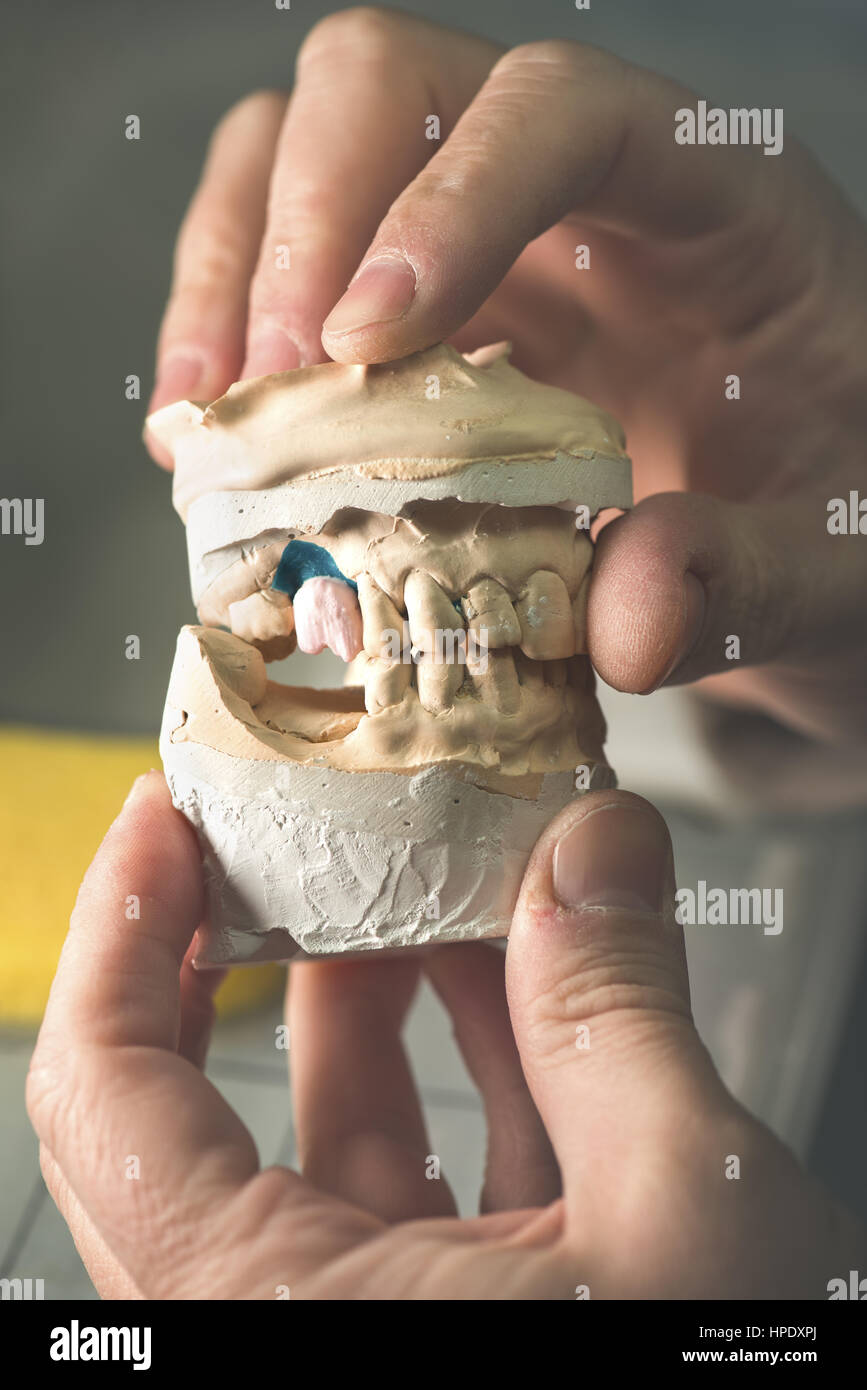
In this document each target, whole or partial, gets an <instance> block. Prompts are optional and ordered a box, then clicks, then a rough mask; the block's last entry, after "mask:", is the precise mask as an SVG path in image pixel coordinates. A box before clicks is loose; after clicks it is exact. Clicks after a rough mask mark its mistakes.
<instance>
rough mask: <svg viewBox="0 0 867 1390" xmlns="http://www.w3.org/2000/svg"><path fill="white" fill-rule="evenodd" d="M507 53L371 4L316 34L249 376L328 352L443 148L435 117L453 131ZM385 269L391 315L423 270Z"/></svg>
mask: <svg viewBox="0 0 867 1390" xmlns="http://www.w3.org/2000/svg"><path fill="white" fill-rule="evenodd" d="M501 51H502V50H501V49H500V48H499V47H496V46H495V45H493V44H490V43H487V42H485V41H484V40H482V39H476V38H472V37H470V36H469V35H466V36H463V35H462V36H460V38H456V36H455V34H454V32H453V31H450V30H446V29H443V28H440V26H438V25H433V24H429V23H427V22H426V21H423V20H419V19H416V18H415V17H413V16H410V15H402V14H398V13H396V12H393V11H387V10H380V9H374V8H367V7H363V8H359V9H350V10H347V11H343V12H341V13H338V14H334V15H330V16H329V17H328V18H327V19H325V20H323V21H321V22H320V23H319V24H317V25H316V26H315V28H314V29H313V30H312V31H311V33H310V34H309V36H308V37H307V39H306V41H305V43H304V44H303V46H302V48H301V52H300V54H299V57H298V65H297V72H296V84H295V88H294V90H293V94H292V103H291V106H290V108H289V111H288V114H287V118H286V122H285V125H284V128H283V131H282V133H281V136H280V143H279V148H278V151H277V157H276V160H275V164H274V176H273V180H272V183H271V191H270V196H269V202H268V221H267V227H266V230H265V235H264V238H263V241H262V249H261V256H260V259H259V264H258V266H257V269H256V274H255V276H254V279H253V284H252V287H251V294H250V323H249V341H248V347H247V358H246V362H245V364H244V371H243V374H244V376H247V377H249V376H258V375H261V374H262V373H264V372H271V371H280V370H289V369H290V368H292V367H297V366H299V365H308V364H311V363H315V362H321V361H324V360H325V353H324V352H323V348H322V342H321V332H322V321H323V319H324V318H325V315H326V314H327V312H328V311H329V309H331V308H332V306H333V305H334V303H335V301H336V300H337V299H338V298H339V297H340V295H341V294H342V293H343V291H344V290H345V288H346V286H347V284H348V283H349V280H350V277H351V275H352V273H353V271H354V270H355V269H356V267H357V265H358V262H359V260H360V259H361V256H362V253H363V252H364V249H365V247H366V246H367V245H368V243H369V241H370V239H371V237H372V236H373V234H374V232H375V230H376V227H377V224H378V223H379V221H380V219H381V218H382V217H383V216H384V215H385V213H386V211H387V209H388V207H389V205H390V203H391V202H392V201H393V200H394V199H395V198H396V197H397V195H398V193H399V192H400V191H401V189H403V188H404V187H405V186H406V184H407V183H409V182H410V181H411V180H412V179H413V178H414V177H415V175H416V174H417V173H418V171H419V169H421V168H422V167H423V166H424V164H425V162H426V161H427V160H428V159H429V158H430V155H431V153H432V151H433V150H434V149H435V148H436V144H435V143H434V142H432V141H431V140H429V139H428V138H427V137H426V122H427V118H428V116H429V115H431V114H434V115H436V116H437V117H438V119H439V120H440V122H441V126H442V128H443V130H444V131H447V130H448V129H449V128H450V126H451V124H453V122H454V121H455V120H456V119H457V117H458V115H459V114H460V112H461V110H463V107H464V105H465V104H466V102H467V101H469V100H470V98H471V96H472V95H473V93H474V92H475V91H476V90H477V89H478V87H479V86H480V84H481V83H482V81H483V80H484V77H485V74H486V73H487V72H488V70H489V69H490V67H491V65H492V64H493V63H494V62H495V61H496V59H497V57H498V55H499V53H500V52H501ZM444 74H445V75H447V79H448V81H447V85H445V84H444V82H443V75H444ZM380 272H381V273H380V279H379V284H380V292H381V294H382V295H384V296H385V299H386V300H387V306H386V309H385V310H384V311H383V312H387V313H388V314H399V313H401V312H402V304H403V299H404V298H405V296H406V295H407V294H409V293H411V290H412V286H413V283H414V275H413V270H412V266H411V265H409V264H408V263H407V262H406V261H405V260H400V259H398V260H397V261H396V263H394V264H393V265H391V266H390V267H389V266H388V265H385V266H384V267H383V266H381V267H380Z"/></svg>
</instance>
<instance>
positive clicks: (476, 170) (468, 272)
mask: <svg viewBox="0 0 867 1390" xmlns="http://www.w3.org/2000/svg"><path fill="white" fill-rule="evenodd" d="M692 102H694V97H693V95H692V94H691V93H690V92H688V91H686V89H684V88H681V87H679V86H677V85H676V84H675V83H672V82H669V81H667V80H666V79H663V78H660V77H657V76H656V75H655V74H652V73H649V72H645V71H644V70H643V69H641V68H636V67H633V66H632V65H631V64H629V63H625V62H622V61H621V60H620V59H618V58H615V57H614V56H613V55H611V54H607V53H604V52H602V51H601V50H598V49H594V48H590V47H588V46H586V45H583V44H578V43H572V42H568V41H546V42H542V43H533V44H527V45H524V46H521V47H519V48H515V49H512V50H511V51H510V52H509V53H507V54H505V56H504V57H502V58H501V59H500V61H499V62H498V63H497V64H496V66H495V67H494V68H493V71H492V72H491V73H490V76H489V77H488V80H487V81H486V82H485V84H484V86H483V87H482V89H481V91H480V92H479V93H478V95H477V97H476V98H475V100H474V101H473V102H472V103H471V104H470V106H469V108H468V109H467V110H466V111H465V112H464V114H463V115H462V117H461V119H460V120H459V121H458V123H457V125H456V127H455V129H454V131H453V132H452V134H451V135H450V136H449V138H448V139H447V140H446V142H445V144H444V145H443V146H442V148H441V149H440V150H439V151H438V153H437V154H436V155H435V156H434V158H433V159H432V160H431V161H430V163H429V164H428V165H427V166H426V167H425V168H424V169H423V171H422V172H421V173H420V174H419V175H418V177H416V178H415V180H414V181H413V182H412V184H411V185H410V186H409V187H408V188H407V189H405V191H404V192H403V193H402V194H401V196H400V197H399V198H398V199H397V200H396V201H395V202H394V204H393V205H392V206H391V208H390V210H389V212H388V215H387V216H386V217H385V218H384V220H383V222H382V223H381V224H380V226H379V229H378V231H377V233H376V236H375V237H374V238H373V240H372V242H371V244H370V246H369V247H368V248H367V250H366V251H365V253H364V256H363V260H362V265H361V269H360V272H359V274H358V275H357V277H356V278H355V279H354V281H353V283H352V285H351V286H350V288H349V290H348V292H347V294H346V295H345V296H344V297H343V299H342V300H341V301H340V302H339V303H338V304H337V305H336V306H335V309H334V311H333V313H332V314H331V315H329V318H328V319H327V321H326V324H325V329H324V333H323V342H324V344H325V346H326V348H327V350H328V352H329V353H330V354H331V356H332V357H336V358H338V360H340V361H343V362H349V361H364V362H380V361H386V360H390V359H392V358H396V357H400V356H403V355H404V354H406V353H410V352H415V351H417V350H419V349H421V348H424V347H427V346H429V345H430V344H431V343H433V342H437V341H438V340H440V339H443V338H448V337H450V336H451V335H452V334H454V333H455V332H456V331H457V330H458V329H459V327H460V326H461V325H462V324H463V323H465V322H466V321H467V320H468V319H470V318H471V317H472V315H473V314H474V313H475V312H476V310H477V309H478V308H479V307H480V305H481V304H482V303H483V302H484V301H485V300H486V299H487V298H488V296H489V295H490V294H491V293H492V291H493V290H494V289H495V288H496V286H497V285H498V284H499V283H500V281H501V280H502V279H503V278H504V276H505V275H506V272H507V271H508V270H509V268H510V266H511V265H512V264H513V263H514V262H515V261H516V260H517V258H518V256H519V255H520V254H521V252H522V251H523V250H524V248H525V247H526V246H527V245H528V244H529V243H530V242H531V241H533V240H534V239H535V238H536V237H538V236H541V235H542V233H544V232H545V231H546V230H548V229H549V228H550V227H553V226H554V225H555V224H556V223H558V222H559V221H560V220H561V219H562V218H563V217H565V216H566V215H567V214H569V213H572V212H575V211H576V210H577V211H578V212H579V213H580V216H581V219H582V223H593V222H595V223H598V224H604V225H605V226H606V227H607V228H609V229H614V230H620V231H624V232H628V233H629V234H635V233H645V234H649V235H653V236H657V237H665V236H668V237H674V238H676V239H677V240H678V241H682V240H684V239H686V238H688V237H690V236H698V235H700V234H706V233H710V232H712V231H715V230H717V229H719V228H720V227H723V226H725V225H726V224H727V223H729V222H731V221H732V220H733V219H734V217H735V216H736V214H737V212H738V211H739V210H740V209H741V208H742V207H743V206H745V204H746V201H747V200H748V199H749V198H750V197H751V196H752V193H753V190H754V188H755V187H756V186H758V185H759V184H760V181H761V176H762V175H764V176H765V182H767V179H768V177H769V174H768V170H767V168H763V167H762V166H763V165H764V166H766V165H767V164H768V161H767V160H764V161H763V160H761V159H758V160H756V159H755V158H754V157H751V155H750V154H749V153H746V157H745V152H744V151H736V150H733V149H729V148H725V149H714V150H713V151H711V152H710V154H711V155H712V156H713V157H711V158H708V151H707V150H706V149H704V148H700V147H697V146H696V147H692V146H684V145H678V144H676V142H675V140H674V124H675V120H674V115H675V111H676V110H677V109H678V108H679V107H681V106H683V105H687V104H690V103H692ZM716 156H721V157H720V158H717V157H716ZM566 249H567V244H566V243H565V242H564V254H565V253H566ZM572 254H573V253H572V250H571V247H570V248H569V255H570V257H571V255H572ZM383 256H388V257H389V258H391V259H392V260H395V259H402V260H403V261H404V262H406V263H407V264H408V265H410V266H411V267H412V270H413V275H414V293H413V296H412V300H411V302H408V303H407V304H406V306H405V307H404V311H403V312H402V313H401V314H400V315H399V316H395V315H394V314H393V312H392V308H393V306H391V307H390V305H389V296H390V295H391V294H392V293H393V291H392V289H391V287H386V286H385V282H384V281H383V277H382V275H381V273H380V272H379V271H378V270H377V269H376V267H377V265H378V263H379V261H380V258H382V257H383ZM367 266H372V267H373V269H372V270H371V271H370V272H369V273H367V272H366V271H365V267H367Z"/></svg>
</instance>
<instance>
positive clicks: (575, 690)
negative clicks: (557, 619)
mask: <svg viewBox="0 0 867 1390" xmlns="http://www.w3.org/2000/svg"><path fill="white" fill-rule="evenodd" d="M585 664H587V665H588V666H589V663H587V658H586V657H582V656H578V657H569V658H566V659H564V660H562V661H546V662H538V661H532V660H531V659H530V658H529V657H526V656H524V655H523V653H521V652H520V651H517V650H512V651H500V652H489V653H488V655H487V659H486V662H485V663H484V665H483V666H482V665H480V664H474V663H473V662H470V661H468V662H467V663H466V664H462V663H458V662H448V663H447V662H438V661H436V660H434V659H432V658H430V657H428V656H423V657H421V658H420V659H419V658H416V659H415V660H402V661H389V660H385V659H384V658H382V657H376V656H368V655H367V654H366V653H362V654H360V655H359V656H358V657H357V658H356V660H355V661H354V662H353V664H352V667H351V668H350V671H349V673H348V677H347V679H348V681H349V683H350V684H353V685H355V684H360V685H363V686H364V704H365V709H366V710H367V712H368V714H379V713H381V712H382V711H383V710H386V709H389V708H390V707H392V706H394V705H400V704H401V703H402V702H403V701H405V700H407V699H409V700H410V701H413V700H418V703H419V704H420V705H421V707H422V708H423V709H425V710H427V712H428V713H429V714H442V713H444V712H445V711H446V710H449V709H451V708H452V707H453V706H454V703H455V699H456V698H457V697H458V696H459V698H460V699H461V700H462V701H464V700H473V701H476V702H479V703H481V704H483V705H487V706H488V707H489V708H490V709H493V710H496V712H497V713H498V714H501V715H503V716H508V715H514V714H517V713H518V712H519V711H520V710H522V709H527V708H530V707H534V706H537V705H538V704H539V702H541V701H545V702H547V704H548V705H549V706H550V709H551V712H552V714H554V715H556V714H559V713H560V712H562V710H563V709H565V710H567V711H577V710H578V709H579V707H580V705H581V702H582V700H583V699H584V698H585V697H586V691H585V689H584V687H585V685H586V675H585V672H584V671H583V669H582V668H583V666H584V665H585Z"/></svg>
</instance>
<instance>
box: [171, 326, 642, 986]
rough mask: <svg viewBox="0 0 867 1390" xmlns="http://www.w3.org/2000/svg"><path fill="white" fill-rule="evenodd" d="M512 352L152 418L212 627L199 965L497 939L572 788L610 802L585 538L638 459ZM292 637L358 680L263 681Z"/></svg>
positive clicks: (187, 737)
mask: <svg viewBox="0 0 867 1390" xmlns="http://www.w3.org/2000/svg"><path fill="white" fill-rule="evenodd" d="M508 353H509V348H508V345H507V344H498V345H496V346H494V347H490V348H484V349H481V350H480V351H478V352H475V353H470V354H468V355H467V356H466V357H464V356H461V355H460V354H459V353H458V352H456V351H455V350H454V349H452V348H450V347H448V346H445V345H442V344H441V345H439V346H437V347H434V348H431V349H429V350H428V351H426V352H421V353H416V354H414V355H413V356H412V357H408V358H405V359H404V360H402V361H400V362H391V363H386V364H382V365H378V366H373V367H363V366H344V365H341V364H338V363H326V364H325V365H322V366H317V367H307V368H302V369H299V370H297V371H293V372H285V373H282V374H278V375H275V376H268V377H262V378H259V379H257V380H252V381H244V382H239V383H238V384H236V385H235V386H233V387H231V389H230V390H229V391H228V392H227V393H226V395H225V396H223V397H221V398H220V400H218V401H215V402H214V403H213V404H212V405H210V406H207V407H203V406H199V405H194V404H192V403H191V402H189V401H182V402H178V403H177V404H175V405H171V406H167V407H165V409H163V410H160V411H158V412H157V413H156V414H155V415H153V416H151V417H150V419H149V421H148V426H149V428H150V430H151V431H152V433H153V434H154V435H155V436H156V438H157V439H158V440H160V441H161V442H162V443H163V444H165V445H166V446H167V447H168V449H169V450H170V451H171V452H172V454H173V456H174V462H175V484H174V500H175V506H176V507H177V510H178V511H179V512H180V514H181V516H182V517H183V518H184V520H185V522H186V526H187V539H188V546H189V557H190V573H191V580H192V589H193V598H194V600H195V603H196V606H197V609H198V613H199V617H200V619H201V622H202V623H203V626H201V627H187V628H184V629H183V630H182V632H181V634H180V637H179V639H178V649H177V655H176V659H175V665H174V668H173V671H172V676H171V682H170V687H169V693H168V699H167V704H166V711H165V718H164V722H163V730H162V737H161V751H162V756H163V762H164V765H165V769H166V774H167V777H168V781H169V785H170V787H171V790H172V796H173V799H174V802H175V804H176V805H177V806H178V807H180V809H181V810H183V811H184V812H185V814H186V815H187V816H188V817H189V818H190V820H191V821H192V822H193V824H194V825H195V826H196V827H197V829H198V832H199V836H200V840H201V843H202V847H203V852H204V860H205V870H206V877H207V881H208V889H209V925H208V929H207V931H206V932H205V934H204V935H205V939H204V944H203V947H202V952H201V954H200V957H199V963H202V964H221V963H225V962H233V961H240V960H246V961H252V960H269V959H271V960H273V959H283V960H285V959H289V958H291V957H297V956H299V955H304V954H307V955H322V954H330V953H335V952H347V951H359V950H364V949H370V948H383V947H395V946H408V945H420V944H423V943H425V942H435V941H445V940H466V939H473V938H479V937H491V936H502V935H504V934H505V933H506V932H508V928H509V919H510V916H511V911H512V908H513V906H514V901H515V897H516V894H517V890H518V886H519V884H520V879H521V876H522V874H523V870H524V867H525V865H526V861H527V857H528V855H529V852H530V850H531V848H532V846H533V844H534V842H535V840H536V838H537V837H538V835H539V833H540V832H541V830H542V829H543V828H544V826H545V824H546V823H547V821H548V820H549V819H550V818H551V816H552V815H554V814H555V812H556V811H557V810H559V809H560V808H561V807H562V806H563V805H565V804H566V802H567V801H568V800H570V799H571V798H572V796H574V794H575V785H576V776H575V770H576V769H577V768H579V767H585V768H586V769H587V777H586V778H581V779H579V785H584V786H586V785H588V784H589V785H592V786H600V785H606V784H608V783H610V781H611V780H613V779H612V774H611V773H610V770H609V769H608V768H607V766H606V765H605V762H604V758H603V753H602V744H603V740H604V735H605V726H604V722H603V719H602V715H601V712H600V710H599V707H598V705H597V703H596V699H595V696H594V693H593V673H592V670H591V667H590V663H589V659H588V658H587V656H586V655H585V654H584V653H585V652H586V643H585V613H586V603H587V588H588V583H589V575H590V567H591V563H592V558H593V546H592V543H591V541H590V538H589V531H588V529H587V521H588V519H589V518H590V517H593V516H595V515H596V513H597V512H598V511H599V510H600V509H601V508H603V507H621V508H622V507H628V506H629V505H631V483H630V468H629V460H628V458H627V457H626V455H625V453H624V451H623V436H622V433H621V431H620V428H619V426H618V425H617V424H616V422H615V421H614V420H613V419H612V418H611V417H610V416H608V415H606V414H605V413H604V412H602V411H600V410H598V409H596V408H595V407H594V406H592V405H590V404H589V403H588V402H586V401H584V400H581V399H580V398H579V397H577V396H574V395H572V394H571V393H569V392H567V391H561V390H557V389H555V388H553V387H549V386H543V385H540V384H538V383H536V382H533V381H530V380H529V379H528V378H527V377H525V376H523V375H522V374H521V373H520V372H519V371H517V370H516V369H515V368H514V367H512V366H511V365H510V363H509V361H508ZM576 523H577V524H576ZM296 641H297V643H298V645H299V646H300V647H301V649H302V650H304V651H310V652H318V651H320V650H321V649H322V648H323V647H324V646H326V645H327V646H330V647H331V648H332V649H333V650H334V651H335V652H336V653H337V654H338V655H339V656H341V657H343V659H344V660H346V661H349V662H351V665H350V667H349V677H348V679H349V680H350V681H351V682H352V683H351V684H348V685H347V686H345V687H344V688H343V689H340V690H328V691H320V690H309V689H294V688H290V687H286V686H281V685H278V684H276V683H274V682H272V681H269V680H268V678H267V673H266V668H265V662H266V661H270V660H274V659H277V658H280V657H283V656H286V655H288V654H289V652H291V651H292V650H293V648H294V647H295V644H296Z"/></svg>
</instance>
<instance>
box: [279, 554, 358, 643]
mask: <svg viewBox="0 0 867 1390" xmlns="http://www.w3.org/2000/svg"><path fill="white" fill-rule="evenodd" d="M293 608H294V610H295V631H296V632H297V634H298V646H299V647H300V648H301V650H302V652H309V653H310V654H311V655H313V656H315V655H316V653H317V652H321V651H322V648H323V647H330V648H331V650H332V651H333V652H334V655H335V656H339V657H342V659H343V660H344V661H351V660H352V658H353V657H354V656H355V655H356V654H357V653H358V652H360V651H361V647H362V626H361V609H360V608H359V606H358V597H357V595H356V592H355V590H354V589H353V587H352V585H351V584H347V583H346V582H345V581H344V580H342V579H333V578H331V576H330V575H322V574H318V575H316V576H315V577H314V578H312V579H306V580H305V581H304V583H303V584H302V585H301V587H300V589H299V590H298V591H297V593H296V594H295V600H294V603H293Z"/></svg>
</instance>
